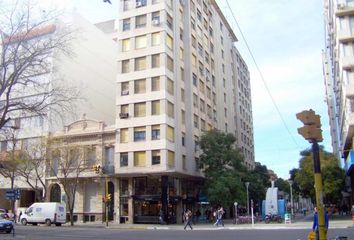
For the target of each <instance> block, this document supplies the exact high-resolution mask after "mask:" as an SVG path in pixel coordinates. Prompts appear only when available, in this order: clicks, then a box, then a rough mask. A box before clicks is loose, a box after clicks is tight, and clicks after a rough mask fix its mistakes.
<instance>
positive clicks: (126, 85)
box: [120, 82, 129, 96]
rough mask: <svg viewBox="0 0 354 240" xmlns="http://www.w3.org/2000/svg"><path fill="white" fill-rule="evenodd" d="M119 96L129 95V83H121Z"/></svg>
mask: <svg viewBox="0 0 354 240" xmlns="http://www.w3.org/2000/svg"><path fill="white" fill-rule="evenodd" d="M120 95H121V96H125V95H129V82H122V83H121V92H120Z"/></svg>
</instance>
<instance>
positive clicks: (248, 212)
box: [245, 182, 250, 217]
mask: <svg viewBox="0 0 354 240" xmlns="http://www.w3.org/2000/svg"><path fill="white" fill-rule="evenodd" d="M245 185H246V193H247V217H248V216H249V215H250V205H249V200H248V186H249V185H250V183H249V182H245Z"/></svg>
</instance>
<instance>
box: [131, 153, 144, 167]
mask: <svg viewBox="0 0 354 240" xmlns="http://www.w3.org/2000/svg"><path fill="white" fill-rule="evenodd" d="M145 161H146V153H145V152H143V151H140V152H134V167H144V166H145Z"/></svg>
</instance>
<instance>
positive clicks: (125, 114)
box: [119, 113, 129, 118]
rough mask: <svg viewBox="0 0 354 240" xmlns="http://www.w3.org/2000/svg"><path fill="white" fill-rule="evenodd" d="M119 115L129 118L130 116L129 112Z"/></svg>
mask: <svg viewBox="0 0 354 240" xmlns="http://www.w3.org/2000/svg"><path fill="white" fill-rule="evenodd" d="M119 117H120V118H128V117H129V113H119Z"/></svg>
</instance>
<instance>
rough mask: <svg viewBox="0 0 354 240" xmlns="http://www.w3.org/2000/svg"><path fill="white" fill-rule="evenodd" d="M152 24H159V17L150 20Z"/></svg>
mask: <svg viewBox="0 0 354 240" xmlns="http://www.w3.org/2000/svg"><path fill="white" fill-rule="evenodd" d="M152 25H154V26H158V25H160V19H159V18H154V19H153V20H152Z"/></svg>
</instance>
